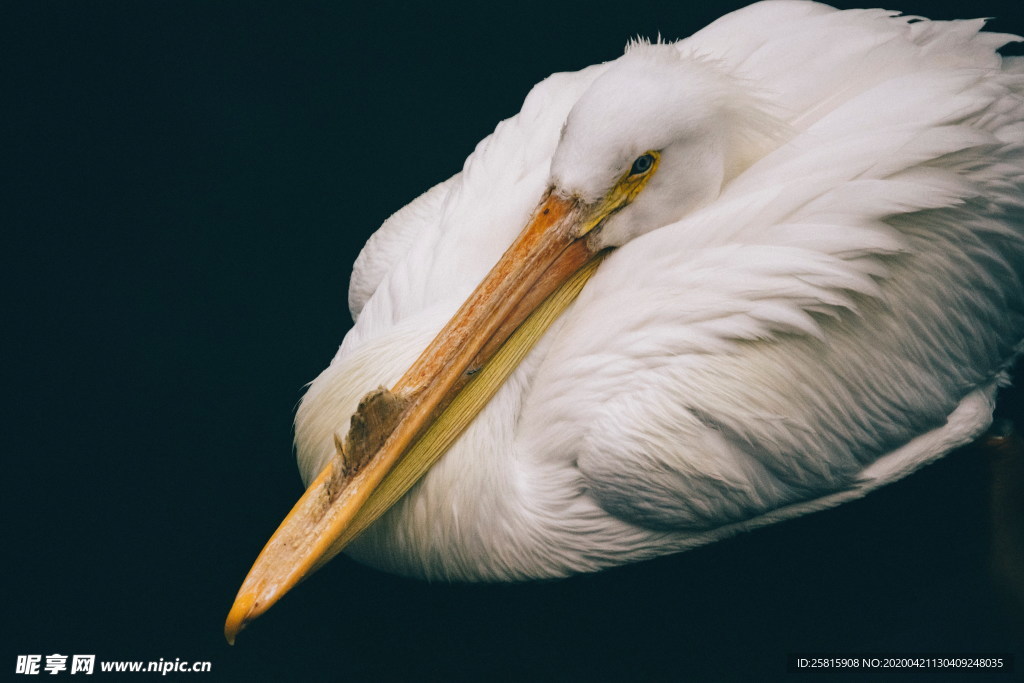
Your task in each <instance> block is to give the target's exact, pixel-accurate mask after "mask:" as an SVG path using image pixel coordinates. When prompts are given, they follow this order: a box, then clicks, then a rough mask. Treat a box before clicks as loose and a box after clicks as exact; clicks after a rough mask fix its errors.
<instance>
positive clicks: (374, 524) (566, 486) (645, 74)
mask: <svg viewBox="0 0 1024 683" xmlns="http://www.w3.org/2000/svg"><path fill="white" fill-rule="evenodd" d="M983 23H984V22H983V21H981V20H977V21H958V22H933V21H927V20H924V19H921V18H917V17H903V16H899V15H898V14H897V13H895V12H889V11H884V10H851V11H838V10H835V9H833V8H831V7H828V6H826V5H821V4H817V3H814V2H808V1H803V0H770V1H768V2H761V3H757V4H754V5H751V6H750V7H747V8H745V9H742V10H739V11H737V12H734V13H732V14H729V15H727V16H725V17H723V18H722V19H719V20H718V21H716V22H714V23H713V24H711V25H710V26H708V27H707V28H705V29H704V30H702V31H700V32H698V33H696V34H695V35H693V36H691V37H690V38H687V39H685V40H682V41H680V42H677V43H673V44H663V43H660V42H659V43H656V44H648V43H644V42H634V43H632V44H631V45H629V46H628V47H627V49H626V52H625V54H624V55H623V56H622V57H621V58H619V59H617V60H615V61H612V62H609V63H605V64H600V65H596V66H592V67H589V68H587V69H584V70H582V71H579V72H577V73H562V74H555V75H553V76H551V77H550V78H548V79H546V80H544V81H542V82H541V83H539V84H538V85H537V86H536V87H534V88H533V90H532V91H531V92H530V93H529V95H528V96H527V98H526V101H525V102H524V104H523V108H522V111H521V112H520V113H519V114H518V115H516V116H514V117H513V118H511V119H509V120H507V121H504V122H502V123H500V124H499V125H498V127H497V128H496V130H495V131H494V133H493V134H492V135H490V136H489V137H487V138H486V139H485V140H483V141H482V142H481V143H480V144H479V145H478V146H477V148H476V150H475V151H474V152H473V154H472V155H471V156H470V157H469V158H468V159H467V160H466V163H465V166H464V168H463V170H462V172H461V173H458V174H457V175H455V176H454V177H452V178H449V179H448V180H446V181H444V182H443V183H441V184H439V185H437V186H436V187H434V188H432V189H431V190H429V191H428V192H426V193H425V194H423V195H422V196H421V197H419V198H418V199H416V200H415V201H413V202H412V203H411V204H409V205H408V206H407V207H405V208H404V209H402V210H401V211H399V212H398V213H396V214H395V215H394V216H392V217H391V218H390V219H388V220H387V221H386V222H385V223H384V225H383V226H382V227H381V228H380V230H379V231H378V232H377V233H376V234H375V235H374V236H373V237H372V238H371V239H370V241H369V242H368V243H367V245H366V247H365V248H364V249H363V252H362V254H361V255H360V256H359V259H358V260H357V262H356V265H355V269H354V272H353V276H352V281H351V287H350V291H349V305H350V307H351V310H352V314H353V317H354V319H355V326H354V327H353V329H352V330H351V332H350V333H349V334H348V335H347V336H346V338H345V340H344V342H343V343H342V345H341V348H340V349H339V351H338V353H337V355H336V357H335V358H334V360H333V362H332V363H331V365H330V367H328V368H327V369H326V370H325V371H324V372H323V373H322V374H321V375H320V376H319V377H318V378H317V379H316V380H315V381H314V382H313V383H312V385H311V386H310V388H309V390H308V392H307V394H306V396H305V398H304V399H303V402H302V405H301V407H300V408H299V411H298V414H297V417H296V422H295V441H296V446H297V451H298V461H299V466H300V468H301V470H302V473H303V476H304V478H305V480H306V482H307V484H308V485H309V488H308V490H307V492H306V494H305V495H304V496H303V498H302V499H301V500H300V501H299V503H297V504H296V506H295V508H294V509H293V511H292V512H291V513H290V514H289V516H288V517H287V518H286V520H285V521H284V522H283V523H282V525H281V527H280V528H279V529H278V531H277V532H276V533H275V535H274V537H273V538H272V539H271V540H270V541H269V542H268V544H267V547H266V548H265V549H264V551H263V553H262V554H261V555H260V557H259V558H258V559H257V561H256V564H255V565H254V566H253V569H252V570H251V571H250V574H249V576H248V578H247V579H246V581H245V583H244V584H243V586H242V588H241V590H240V591H239V595H238V598H237V599H236V602H235V605H234V607H233V608H232V611H231V613H230V615H229V617H228V622H227V624H226V634H227V636H228V639H229V640H232V641H233V639H234V637H235V635H236V634H237V633H238V631H239V630H240V629H241V628H242V627H243V626H244V625H245V624H246V623H247V622H248V621H250V620H251V619H253V618H255V617H257V616H259V615H260V614H262V613H263V612H264V611H265V610H266V609H267V608H269V607H270V606H271V605H272V604H273V603H274V602H275V601H276V600H277V599H278V598H279V597H280V596H281V595H282V594H284V593H285V592H286V591H287V590H288V589H289V588H290V587H292V586H293V585H294V584H295V583H296V582H298V581H299V580H301V579H302V578H303V577H305V576H306V575H308V574H309V573H310V572H312V571H314V570H315V569H316V568H317V567H319V566H321V565H322V564H323V563H324V562H326V561H327V560H328V559H330V558H331V557H332V556H333V555H335V554H336V553H337V552H339V551H340V550H341V549H342V548H346V549H347V552H349V553H351V554H352V555H353V556H354V557H355V558H357V559H358V560H360V561H362V562H365V563H367V564H370V565H373V566H376V567H380V568H382V569H385V570H387V571H392V572H397V573H401V574H405V575H411V576H418V577H425V578H431V579H445V580H457V581H513V580H523V579H533V578H544V577H559V576H565V575H568V574H571V573H574V572H589V571H595V570H598V569H601V568H604V567H609V566H612V565H616V564H621V563H625V562H632V561H636V560H641V559H644V558H650V557H654V556H657V555H662V554H665V553H673V552H677V551H680V550H684V549H687V548H692V547H694V546H697V545H700V544H703V543H707V542H709V541H713V540H715V539H719V538H722V537H723V536H726V535H728V534H733V533H735V532H737V531H738V530H742V529H750V528H753V527H757V526H761V525H765V524H768V523H771V522H775V521H778V520H781V519H786V518H789V517H793V516H796V515H800V514H804V513H806V512H810V511H814V510H819V509H822V508H825V507H829V506H832V505H836V504H838V503H841V502H843V501H846V500H850V499H852V498H856V497H858V496H862V495H864V494H865V493H866V492H868V491H870V490H871V489H874V488H876V487H878V486H881V485H883V484H885V483H887V482H891V481H893V480H895V479H898V478H900V477H903V476H905V475H907V474H909V473H910V472H912V471H913V470H915V469H917V468H919V467H920V466H922V465H923V464H925V463H927V462H929V461H931V460H933V459H935V458H938V457H940V456H942V455H943V454H945V453H947V452H948V451H950V450H951V449H953V448H954V447H956V446H958V445H961V444H964V443H967V442H969V441H971V440H973V439H974V438H976V437H977V436H978V435H979V434H980V433H981V432H982V431H983V430H984V429H985V428H986V427H987V426H988V424H989V423H990V421H991V415H992V408H993V400H994V395H995V391H996V388H997V387H998V386H999V385H1000V383H1001V382H1004V381H1005V379H1006V376H1007V375H1006V371H1007V368H1008V367H1009V365H1010V363H1011V362H1012V360H1013V359H1014V357H1015V355H1016V354H1017V353H1018V352H1019V351H1020V349H1021V338H1022V336H1024V287H1022V278H1024V221H1022V211H1024V192H1022V190H1024V187H1022V185H1024V60H1021V59H1012V58H1001V57H1000V56H999V55H998V54H997V53H996V49H997V48H998V47H999V46H1001V45H1002V44H1005V43H1007V42H1009V41H1012V40H1015V38H1014V37H1013V36H1008V35H1001V34H993V33H985V32H982V31H981V29H982V26H983ZM524 226H525V228H524ZM602 257H603V261H602V260H601V259H602ZM599 262H600V263H599ZM598 263H599V265H598ZM495 264H497V265H495ZM595 266H596V269H595ZM591 275H592V277H591V279H590V280H589V281H586V278H587V277H589V276H591ZM584 282H586V286H585V288H583V289H582V292H581V293H580V294H579V296H578V298H577V299H576V300H575V302H573V301H572V298H573V296H574V294H575V292H576V291H578V290H579V289H580V287H582V285H583V283H584ZM563 283H568V284H565V285H563ZM552 292H555V293H554V294H553V295H552V296H551V297H549V298H547V300H546V301H545V302H544V303H543V304H541V302H542V301H544V300H545V297H548V295H549V294H551V293H552ZM535 309H537V310H538V311H539V312H538V313H536V314H535V315H534V316H532V317H530V318H529V319H528V321H527V322H526V323H524V324H522V325H520V322H521V321H522V320H523V319H524V318H526V316H527V314H529V313H530V312H531V311H534V310H535ZM562 309H564V311H563V310H562ZM559 311H562V312H561V315H560V317H558V314H559ZM556 318H557V319H556ZM552 321H553V322H552ZM549 324H550V327H547V325H549ZM517 327H518V329H517ZM513 331H514V333H513ZM510 335H512V336H511V338H510ZM506 340H508V342H507V343H505V344H504V346H502V344H503V342H505V341H506ZM499 348H500V350H499ZM424 349H426V351H424ZM382 386H383V387H390V388H391V389H390V390H377V391H375V390H376V388H377V387H382ZM460 391H461V393H459V392H460ZM368 392H374V393H372V394H370V395H368ZM492 393H493V398H492V397H491V394H492ZM456 396H457V397H456ZM488 399H490V400H489V402H488ZM357 406H359V407H358V409H357ZM442 453H443V458H440V456H441V455H442ZM438 458H440V459H438ZM435 462H436V464H432V463H435ZM395 463H398V464H397V465H396V464H395ZM428 468H429V470H428ZM389 506H391V507H390V509H389ZM360 532H362V533H361V535H358V537H357V538H356V535H357V534H359V533H360Z"/></svg>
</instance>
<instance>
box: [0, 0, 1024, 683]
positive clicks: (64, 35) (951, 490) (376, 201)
mask: <svg viewBox="0 0 1024 683" xmlns="http://www.w3.org/2000/svg"><path fill="white" fill-rule="evenodd" d="M742 4H744V3H742V2H736V3H721V2H719V3H713V4H711V5H707V4H705V5H702V6H700V7H691V8H687V7H685V6H684V5H683V4H681V3H673V4H672V5H668V4H666V5H661V4H647V3H642V2H621V3H614V4H613V3H606V4H601V3H586V4H579V5H571V4H566V3H560V2H553V3H547V4H541V5H525V4H524V5H520V4H515V3H501V4H498V5H494V6H490V7H486V8H485V6H484V5H479V6H454V5H450V6H449V5H444V4H424V5H420V6H407V5H400V4H373V3H366V4H360V5H357V6H352V5H350V4H348V3H341V2H321V3H312V2H287V3H286V2H281V3H276V4H266V3H246V4H227V3H171V2H150V3H124V4H111V3H66V4H53V3H26V4H24V5H5V6H4V7H3V8H2V9H0V25H2V27H3V28H2V30H3V32H4V33H5V34H7V36H6V38H5V39H4V40H3V41H2V45H0V73H2V74H3V77H4V80H5V82H6V87H5V88H4V90H3V104H2V107H3V111H4V119H5V120H6V122H5V124H4V130H3V133H2V134H3V138H4V143H3V149H2V150H0V159H2V161H0V168H2V171H3V174H4V177H3V179H2V183H3V184H2V187H3V188H4V190H3V191H4V193H5V194H7V196H8V198H9V199H8V200H7V201H5V202H4V204H5V205H6V206H7V209H5V213H7V217H6V218H5V219H4V220H3V225H4V232H5V233H6V234H5V237H4V240H3V242H4V243H5V246H4V247H3V252H4V257H5V258H4V261H5V262H6V265H5V267H4V270H3V292H4V298H5V299H7V301H6V303H5V305H4V307H5V316H4V317H5V318H6V320H7V324H5V325H4V327H5V328H6V330H5V333H4V334H3V337H4V342H5V347H7V349H6V350H5V353H4V362H3V373H4V381H3V386H4V394H5V396H4V399H5V404H4V406H3V422H2V425H3V437H4V438H3V444H4V448H5V451H6V452H5V453H4V462H5V465H6V466H7V472H6V473H7V474H8V476H7V477H5V479H6V481H5V482H4V484H3V488H4V489H5V491H6V492H5V493H4V496H3V497H4V503H5V508H8V509H7V510H6V512H5V518H6V520H8V524H6V525H5V526H6V527H7V528H6V530H5V531H4V535H3V545H4V548H5V558H4V562H3V569H2V572H3V573H2V576H0V582H2V583H3V585H4V593H5V596H4V602H5V606H4V608H3V614H4V620H5V621H8V622H9V624H8V626H9V627H8V628H7V629H6V631H7V633H8V634H9V635H7V636H5V637H4V639H3V641H2V642H3V648H4V650H5V651H4V652H3V655H2V659H0V670H6V671H7V672H13V670H14V660H15V655H17V654H33V653H34V654H43V655H46V654H50V653H54V652H59V653H63V654H75V653H90V654H96V655H97V657H98V659H101V660H111V659H143V660H157V659H159V658H161V657H162V658H164V659H166V660H173V659H175V658H180V659H182V660H189V661H192V660H209V661H211V662H212V663H213V665H212V666H213V673H212V674H195V676H196V677H197V679H198V678H202V679H203V680H231V679H249V680H281V679H297V680H348V679H353V680H360V679H364V680H365V679H368V680H463V679H468V680H538V679H543V680H546V679H557V680H577V679H586V678H596V679H599V680H600V679H613V680H614V679H619V680H645V679H653V680H663V679H667V680H775V679H778V678H783V677H785V676H786V674H785V661H786V654H787V653H790V652H796V651H833V652H835V651H838V652H855V651H870V652H895V651H918V652H922V651H923V652H962V651H990V652H994V651H1002V652H1015V653H1016V655H1017V659H1018V661H1017V668H1018V670H1024V649H1022V647H1021V645H1020V642H1021V631H1020V630H1019V626H1018V625H1016V624H1019V620H1020V618H1021V611H1020V608H1019V606H1018V607H1017V608H1014V607H1013V606H1012V603H1009V602H1007V600H1006V597H1005V595H1004V594H1003V593H1002V592H1000V591H999V590H998V587H997V586H995V585H994V584H993V582H992V580H991V578H990V572H989V571H988V564H989V562H990V557H989V556H990V553H989V544H990V540H989V515H990V511H989V483H990V476H991V475H990V471H989V464H990V463H989V456H988V455H986V454H985V453H982V452H980V451H979V450H977V449H965V450H962V451H959V452H957V453H955V454H953V455H952V456H950V457H948V458H946V459H945V460H943V461H942V462H940V463H938V464H936V465H934V466H931V467H929V468H926V469H925V470H923V471H922V472H920V473H918V474H916V475H914V476H913V477H910V478H909V479H907V480H905V481H903V482H901V483H898V484H895V485H892V486H890V487H888V488H886V489H884V490H881V491H879V492H877V493H874V494H872V495H871V496H869V497H868V498H867V499H865V500H863V501H859V502H856V503H852V504H848V505H846V506H843V507H841V508H839V509H836V510H833V511H829V512H825V513H820V514H817V515H813V516H811V517H807V518H802V519H798V520H794V521H792V522H787V523H784V524H781V525H778V526H776V527H773V528H769V529H765V530H761V531H758V532H756V533H753V534H747V535H744V536H741V537H738V538H735V539H732V540H729V541H725V542H721V543H719V544H717V545H713V546H710V547H707V548H703V549H700V550H696V551H692V552H689V553H685V554H682V555H678V556H674V557H668V558H664V559H661V560H657V561H653V562H648V563H644V564H639V565H635V566H629V567H623V568H620V569H616V570H612V571H607V572H604V573H601V574H596V575H592V576H581V577H576V578H573V579H570V580H565V581H557V582H546V583H533V584H523V585H497V586H486V585H485V586H465V585H456V586H450V585H429V584H425V583H419V582H414V581H408V580H403V579H398V578H394V577H391V576H387V575H384V574H380V573H377V572H374V571H371V570H367V569H365V568H362V567H360V566H358V565H356V564H355V563H353V562H351V561H349V560H347V559H339V560H337V561H335V562H333V563H332V564H331V565H329V566H328V567H327V568H325V569H324V570H323V571H322V572H320V573H319V574H318V575H317V576H315V577H313V578H312V579H310V580H309V581H307V582H306V583H305V584H304V585H302V586H301V587H300V588H299V589H298V590H296V591H295V592H294V593H292V594H291V595H289V596H288V597H287V598H286V599H285V600H283V601H282V602H281V603H280V604H279V605H278V606H277V607H275V608H274V609H273V610H272V611H271V612H270V613H268V614H267V615H266V616H265V617H263V618H262V619H261V620H259V621H258V622H256V623H255V624H254V625H252V626H251V627H250V628H249V629H248V630H247V631H245V632H244V633H243V634H242V636H241V637H240V639H239V642H238V645H237V646H236V647H234V648H229V647H228V646H227V645H226V644H225V642H224V640H223V637H222V635H221V628H222V623H223V619H224V616H225V615H226V613H227V609H228V607H229V605H230V603H231V600H232V598H233V597H234V594H235V591H236V590H237V588H238V585H239V584H240V582H241V580H242V578H243V577H244V575H245V572H246V571H247V570H248V568H249V566H250V564H251V562H252V560H253V559H254V558H255V556H256V554H257V552H258V551H259V549H260V547H261V546H262V543H263V541H265V540H266V538H267V537H268V536H269V534H270V533H271V532H272V531H273V529H274V528H275V526H276V524H277V522H278V521H279V520H280V519H281V518H282V517H283V516H284V514H285V513H286V512H287V510H288V509H289V508H290V506H291V504H292V503H293V502H294V500H295V499H296V498H297V497H298V495H299V494H300V492H301V485H300V481H299V478H298V474H297V470H296V467H295V464H294V460H293V457H292V455H291V418H292V415H293V410H294V406H295V404H296V402H297V401H298V399H299V397H300V396H301V394H302V387H303V385H304V384H305V383H306V382H308V381H309V380H311V379H312V378H313V377H315V376H316V374H317V373H318V372H319V371H320V370H321V369H322V368H323V367H325V366H326V365H327V363H328V361H329V360H330V358H331V357H332V355H333V353H334V351H335V349H336V347H337V345H338V343H339V342H340V340H341V338H342V337H343V335H344V333H345V331H346V330H347V329H348V326H349V324H350V323H349V316H348V312H347V308H346V305H345V293H346V288H347V282H348V277H349V274H350V269H351V264H352V262H353V260H354V258H355V256H356V254H357V253H358V249H359V247H360V246H361V245H362V243H363V242H364V241H365V240H366V238H367V237H368V236H369V235H370V234H371V233H372V232H373V231H374V230H375V229H376V228H377V227H378V226H379V225H380V223H381V222H382V221H383V220H384V219H385V218H386V217H387V216H388V215H389V214H390V213H391V212H393V211H395V210H397V209H398V208H400V207H401V206H403V205H404V204H405V203H406V202H408V201H410V200H411V199H412V198H414V197H415V196H416V195H417V194H418V193H420V192H422V191H423V190H425V189H426V188H428V187H429V186H430V185H432V184H433V183H435V182H438V181H440V180H442V179H444V178H447V177H448V176H450V175H451V174H453V173H455V172H456V171H458V170H459V168H460V166H461V163H462V160H463V159H464V158H465V157H466V156H467V155H468V154H469V153H470V152H471V151H472V149H473V146H474V145H475V143H476V142H477V141H478V140H479V139H481V138H483V137H484V136H485V135H487V134H488V133H489V132H490V131H491V130H492V129H493V127H494V125H495V124H496V123H497V122H498V121H499V120H501V119H503V118H507V117H508V116H511V115H513V114H515V113H516V112H517V111H518V108H519V105H520V104H521V102H522V99H523V98H524V96H525V95H526V93H527V91H528V90H529V88H530V87H531V86H532V85H533V84H534V83H536V82H537V81H539V80H541V79H542V78H544V77H545V76H547V75H548V74H550V73H551V72H553V71H566V70H575V69H579V68H582V67H584V66H586V65H588V64H591V63H595V62H600V61H605V60H608V59H612V58H614V57H616V56H617V55H618V54H620V53H621V48H622V46H623V45H624V43H625V42H626V41H627V40H628V39H629V38H630V37H632V36H635V35H642V36H653V35H656V34H657V33H659V32H660V33H661V35H663V36H664V37H666V38H669V39H671V38H678V37H683V36H685V35H687V34H689V33H691V32H692V31H694V30H696V29H698V28H700V27H701V26H703V25H704V24H706V23H708V22H709V21H710V20H712V19H713V18H715V17H717V16H719V15H720V14H722V13H724V12H725V11H728V10H730V9H734V8H736V7H738V6H740V5H742ZM841 4H843V5H845V6H856V5H857V3H841ZM893 4H895V3H893ZM899 9H903V10H904V11H906V12H908V13H919V14H925V15H929V16H932V17H934V18H954V17H956V16H958V15H968V16H996V17H998V19H996V20H995V21H993V22H992V25H991V26H992V28H993V29H994V30H1004V31H1013V30H1017V31H1024V10H1022V8H1021V7H1020V4H1019V3H1018V2H1017V1H1016V0H979V1H978V2H974V3H970V4H968V5H967V6H965V7H959V8H958V7H956V6H955V5H954V4H953V3H934V2H921V1H914V2H907V3H903V4H902V6H900V7H899ZM1011 52H1015V53H1019V52H1020V49H1019V48H1018V49H1016V50H1014V49H1012V48H1011ZM1018 374H1019V373H1018ZM1020 406H1021V401H1020V398H1019V397H1017V396H1015V395H1013V394H1009V393H1008V394H1007V396H1005V398H1004V403H1003V407H1002V410H1003V411H1004V412H1005V413H1006V414H1010V415H1014V414H1018V415H1019V414H1020ZM11 522H13V524H12V523H11ZM65 675H67V674H65ZM97 675H98V674H97ZM153 675H154V674H149V676H153ZM803 676H806V675H797V677H798V678H800V677H803ZM814 678H815V676H810V677H809V679H814ZM883 678H884V677H881V676H879V677H874V678H870V680H882V679H883ZM926 678H930V679H932V680H941V679H942V678H943V677H941V676H931V677H926ZM972 678H973V677H972ZM1008 679H1009V677H1008V676H1003V677H1001V680H1008Z"/></svg>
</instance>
